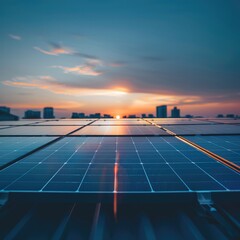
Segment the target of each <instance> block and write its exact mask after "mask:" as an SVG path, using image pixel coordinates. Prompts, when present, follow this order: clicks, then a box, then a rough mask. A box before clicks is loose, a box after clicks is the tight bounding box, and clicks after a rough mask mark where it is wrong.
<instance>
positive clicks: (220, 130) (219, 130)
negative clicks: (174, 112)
mask: <svg viewBox="0 0 240 240" xmlns="http://www.w3.org/2000/svg"><path fill="white" fill-rule="evenodd" d="M165 128H166V129H168V130H170V131H172V132H174V133H176V134H179V135H201V134H205V135H209V134H217V135H221V134H240V126H237V125H227V124H226V125H225V124H224V125H222V124H216V125H181V126H170V125H169V126H166V127H165Z"/></svg>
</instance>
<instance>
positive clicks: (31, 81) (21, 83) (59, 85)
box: [3, 76, 127, 96]
mask: <svg viewBox="0 0 240 240" xmlns="http://www.w3.org/2000/svg"><path fill="white" fill-rule="evenodd" d="M3 84H4V85H7V86H11V87H21V88H36V89H42V90H47V91H50V92H52V93H56V94H63V95H70V96H122V95H125V94H127V90H126V89H125V88H91V87H89V88H88V87H81V86H76V85H71V84H68V83H63V82H59V81H57V80H56V79H55V78H53V77H51V76H25V77H15V78H13V79H11V80H6V81H3Z"/></svg>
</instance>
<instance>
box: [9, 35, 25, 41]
mask: <svg viewBox="0 0 240 240" xmlns="http://www.w3.org/2000/svg"><path fill="white" fill-rule="evenodd" d="M8 36H9V37H10V38H11V39H13V40H17V41H20V40H22V37H20V36H18V35H14V34H9V35H8Z"/></svg>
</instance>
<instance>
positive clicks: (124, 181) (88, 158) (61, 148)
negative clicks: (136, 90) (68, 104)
mask: <svg viewBox="0 0 240 240" xmlns="http://www.w3.org/2000/svg"><path fill="white" fill-rule="evenodd" d="M239 182H240V175H239V174H238V173H236V172H234V171H233V170H231V169H230V168H228V167H226V166H224V165H222V164H221V163H218V162H216V161H215V160H214V159H212V158H210V157H209V156H207V155H205V154H203V153H202V152H200V151H198V150H196V149H194V148H192V147H190V146H188V145H186V144H185V143H183V142H181V141H179V140H178V139H176V138H174V137H65V138H63V139H61V140H59V141H58V142H56V143H54V144H51V145H49V146H48V147H46V148H44V149H42V150H40V151H38V152H36V153H34V154H31V155H30V156H28V157H26V158H24V159H22V160H21V161H19V162H17V163H15V164H13V165H11V166H9V167H7V168H5V169H3V170H2V171H0V189H2V191H7V192H8V191H35V192H49V191H50V192H59V191H60V192H78V193H86V192H89V193H91V192H94V193H103V192H106V193H108V192H124V193H132V192H141V193H147V192H152V193H153V192H156V193H160V192H190V191H228V190H232V191H239V188H240V186H239Z"/></svg>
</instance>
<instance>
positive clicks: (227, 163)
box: [144, 119, 240, 173]
mask: <svg viewBox="0 0 240 240" xmlns="http://www.w3.org/2000/svg"><path fill="white" fill-rule="evenodd" d="M144 120H145V121H147V122H148V123H151V124H152V125H155V126H156V127H158V128H160V129H162V130H164V131H166V132H167V133H169V134H170V135H172V136H174V137H175V138H177V139H179V140H180V141H182V142H184V143H186V144H188V145H190V146H192V147H194V148H196V149H197V150H199V151H201V152H203V153H205V154H206V155H208V156H210V157H211V158H213V159H214V160H216V161H218V162H221V163H222V164H224V165H225V166H227V167H229V168H231V169H233V170H234V171H236V172H238V173H240V167H239V166H238V165H237V164H235V163H233V162H231V161H229V160H227V159H225V158H223V157H220V156H219V155H217V154H215V153H213V152H211V151H209V150H207V149H205V148H203V147H201V146H199V145H198V144H196V143H193V142H192V141H190V140H188V139H186V138H184V137H182V136H178V135H177V134H176V133H174V132H172V131H170V130H168V129H166V128H164V127H162V126H160V125H158V124H156V123H154V122H151V121H148V120H146V119H144Z"/></svg>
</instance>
